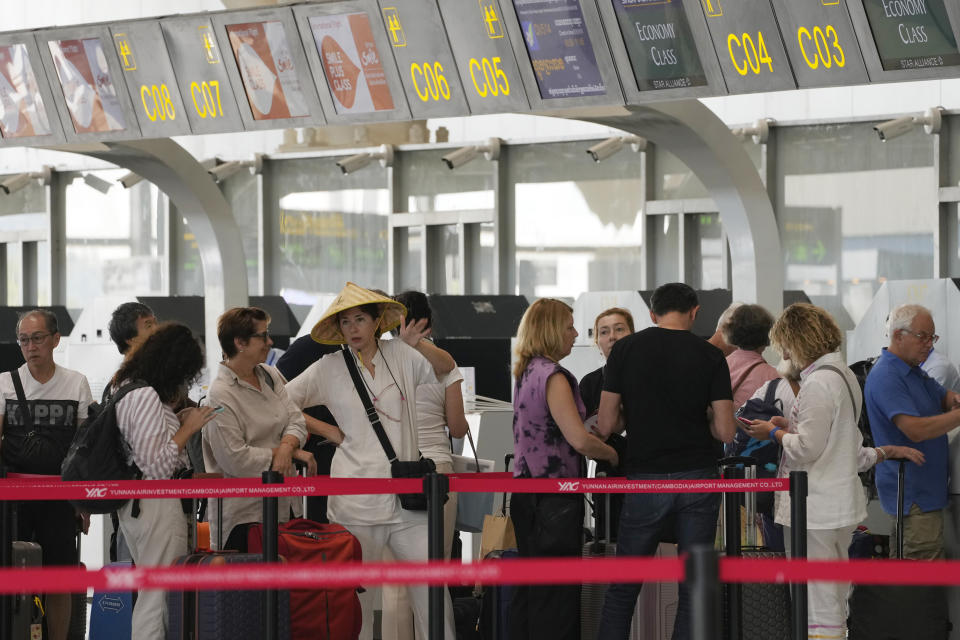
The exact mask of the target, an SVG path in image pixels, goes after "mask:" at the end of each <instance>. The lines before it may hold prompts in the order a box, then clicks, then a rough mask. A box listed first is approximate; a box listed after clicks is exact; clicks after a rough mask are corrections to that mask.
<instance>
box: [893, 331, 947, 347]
mask: <svg viewBox="0 0 960 640" xmlns="http://www.w3.org/2000/svg"><path fill="white" fill-rule="evenodd" d="M902 331H903V332H904V333H909V334H910V335H912V336H913V337H914V338H916V339H917V340H919V341H920V342H930V344H936V343H937V340H939V339H940V336H938V335H937V334H935V333H924V332H922V331H918V332H916V333H914V332H913V331H910V330H908V329H902Z"/></svg>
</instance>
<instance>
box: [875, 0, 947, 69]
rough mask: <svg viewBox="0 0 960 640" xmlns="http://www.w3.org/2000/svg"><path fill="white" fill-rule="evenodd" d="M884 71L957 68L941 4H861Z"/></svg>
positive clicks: (923, 0) (930, 0)
mask: <svg viewBox="0 0 960 640" xmlns="http://www.w3.org/2000/svg"><path fill="white" fill-rule="evenodd" d="M863 7H864V9H865V10H866V13H867V20H868V21H869V22H870V30H871V31H872V33H873V41H874V43H875V44H876V45H877V51H878V52H879V53H880V63H881V64H882V65H883V68H884V69H885V70H887V71H891V70H896V69H924V68H929V67H950V66H956V65H960V52H958V51H957V39H956V37H955V36H954V33H953V29H952V28H951V26H950V20H949V18H948V16H947V9H946V6H945V5H944V2H943V0H863Z"/></svg>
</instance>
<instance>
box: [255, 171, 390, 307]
mask: <svg viewBox="0 0 960 640" xmlns="http://www.w3.org/2000/svg"><path fill="white" fill-rule="evenodd" d="M336 160H337V158H334V157H322V158H298V159H291V160H271V161H269V162H267V163H266V164H265V168H264V192H265V193H264V207H265V209H264V216H265V218H266V220H265V224H264V226H265V227H266V228H267V229H268V233H269V235H268V238H269V244H268V246H269V247H271V250H270V251H271V255H270V265H271V267H272V283H268V285H269V287H268V288H269V291H268V293H271V292H279V293H280V294H281V295H283V296H284V297H285V298H286V299H287V301H288V302H291V303H295V304H311V305H312V304H313V303H314V302H316V296H317V295H318V294H321V293H337V292H338V291H340V289H342V288H343V285H344V283H345V282H347V281H348V280H350V281H353V282H356V283H357V284H360V285H363V286H366V287H375V288H379V289H384V290H386V289H387V233H388V228H387V215H388V214H389V212H390V194H389V190H388V189H387V172H386V170H385V169H384V168H382V167H381V166H380V165H379V164H378V163H376V162H374V163H373V164H371V165H370V166H368V167H364V168H363V169H360V170H359V171H355V172H353V173H350V174H347V175H343V174H342V173H341V171H340V169H339V168H338V167H337V166H336V164H335V162H336Z"/></svg>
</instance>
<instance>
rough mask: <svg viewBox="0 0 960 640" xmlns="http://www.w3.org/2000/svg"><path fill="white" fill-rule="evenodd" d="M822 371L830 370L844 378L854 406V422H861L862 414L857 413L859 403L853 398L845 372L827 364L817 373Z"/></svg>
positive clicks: (818, 368)
mask: <svg viewBox="0 0 960 640" xmlns="http://www.w3.org/2000/svg"><path fill="white" fill-rule="evenodd" d="M820 369H829V370H830V371H833V372H834V373H836V374H837V375H838V376H840V377H841V378H843V384H845V385H846V386H847V393H848V394H850V402H851V404H853V421H854V422H860V413H859V412H858V411H857V401H856V399H855V398H854V396H853V389H851V388H850V383H849V382H847V376H845V375H843V372H842V371H840V369H837V368H836V367H834V366H833V365H829V364H825V365H823V366H821V367H817V371H819V370H820Z"/></svg>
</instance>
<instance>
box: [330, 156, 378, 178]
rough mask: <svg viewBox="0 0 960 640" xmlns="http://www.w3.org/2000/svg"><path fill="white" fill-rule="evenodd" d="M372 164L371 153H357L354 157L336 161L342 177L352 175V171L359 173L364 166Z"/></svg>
mask: <svg viewBox="0 0 960 640" xmlns="http://www.w3.org/2000/svg"><path fill="white" fill-rule="evenodd" d="M371 162H373V154H372V153H358V154H357V155H355V156H349V157H347V158H344V159H343V160H337V166H338V167H340V171H342V172H343V175H347V174H348V173H353V172H354V171H359V170H360V169H363V168H364V167H365V166H367V165H368V164H370V163H371Z"/></svg>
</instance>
